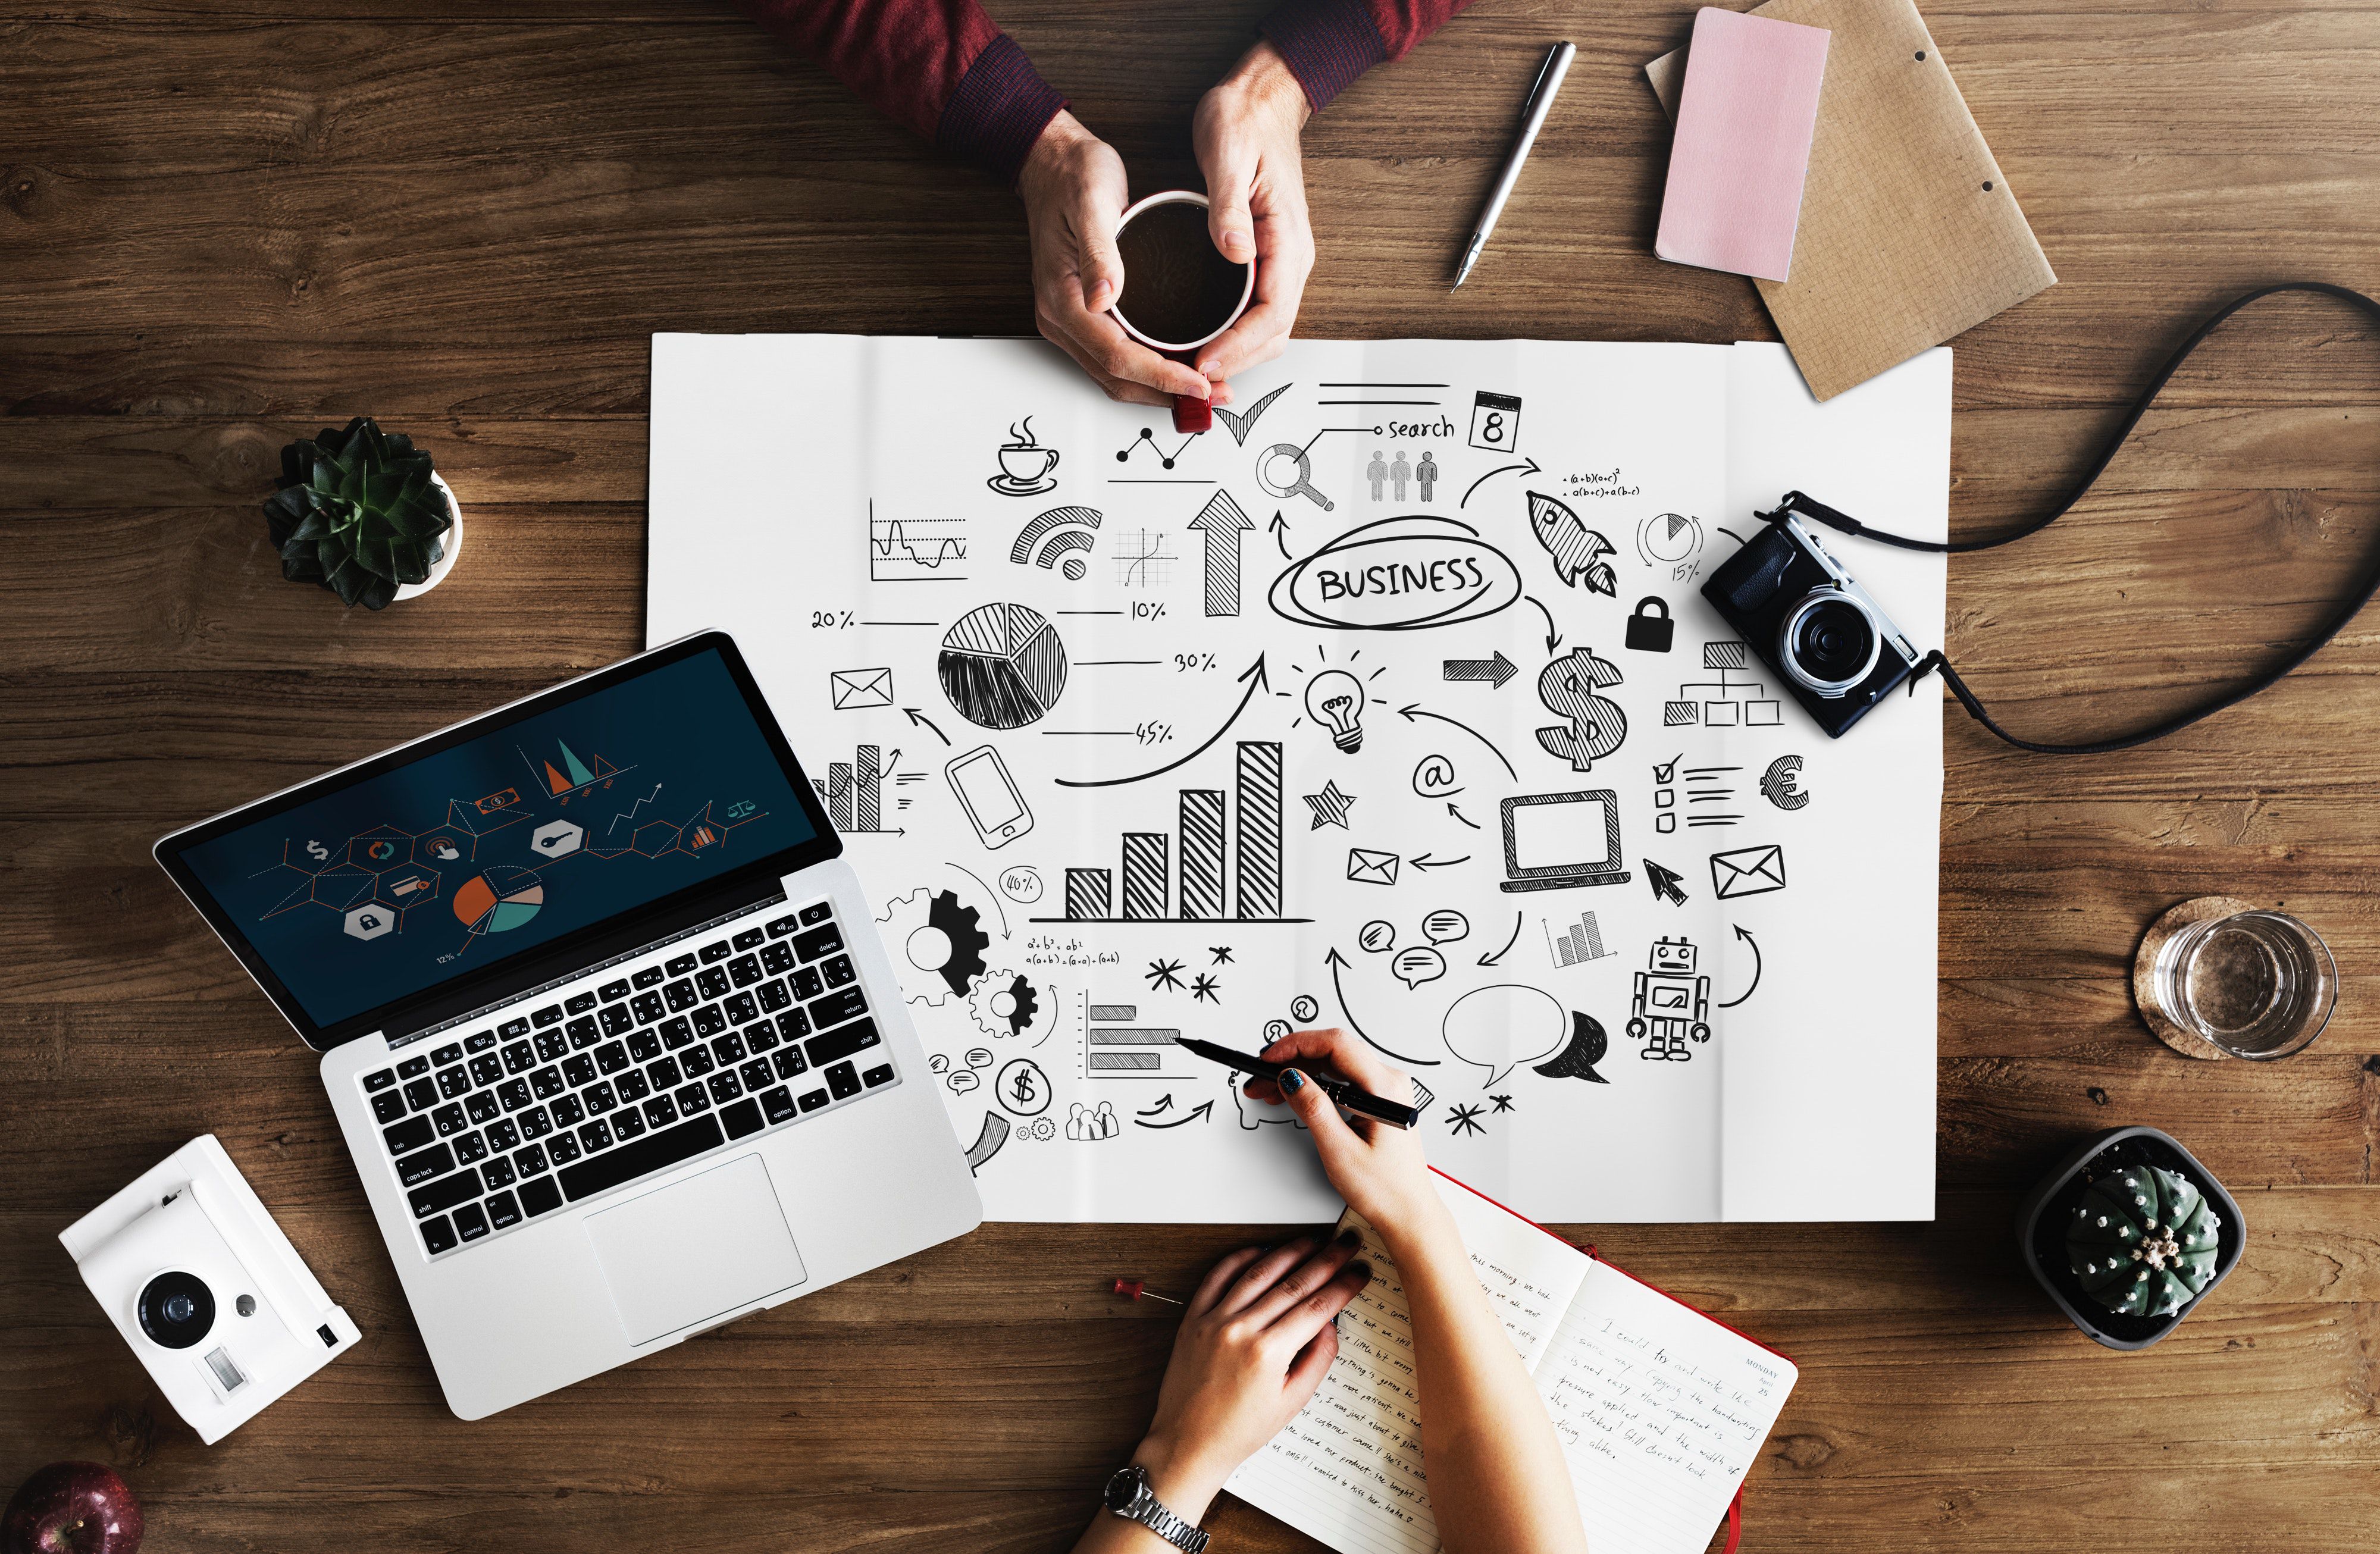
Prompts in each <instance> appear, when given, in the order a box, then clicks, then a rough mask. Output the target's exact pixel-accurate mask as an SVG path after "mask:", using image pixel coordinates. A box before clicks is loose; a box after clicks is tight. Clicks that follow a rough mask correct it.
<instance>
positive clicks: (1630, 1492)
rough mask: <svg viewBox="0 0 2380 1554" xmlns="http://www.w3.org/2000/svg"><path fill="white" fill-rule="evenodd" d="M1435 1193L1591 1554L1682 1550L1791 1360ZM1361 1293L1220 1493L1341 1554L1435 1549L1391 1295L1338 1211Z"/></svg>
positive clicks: (1718, 1495)
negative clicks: (1280, 1424) (1302, 1388)
mask: <svg viewBox="0 0 2380 1554" xmlns="http://www.w3.org/2000/svg"><path fill="white" fill-rule="evenodd" d="M1440 1192H1441V1193H1442V1194H1443V1196H1445V1198H1446V1199H1447V1206H1448V1208H1451V1210H1452V1211H1453V1213H1454V1216H1455V1222H1456V1223H1457V1225H1458V1226H1460V1227H1461V1229H1462V1232H1463V1241H1464V1244H1466V1245H1467V1246H1468V1247H1469V1248H1470V1250H1471V1262H1472V1267H1473V1269H1474V1270H1475V1272H1476V1273H1477V1274H1478V1276H1479V1283H1480V1288H1481V1289H1482V1290H1484V1291H1486V1292H1487V1294H1488V1301H1489V1303H1490V1305H1492V1306H1493V1307H1494V1309H1495V1311H1496V1314H1497V1316H1498V1317H1499V1318H1500V1319H1501V1320H1502V1322H1503V1324H1504V1329H1505V1331H1506V1332H1507V1333H1508V1334H1510V1335H1511V1337H1512V1343H1513V1347H1514V1348H1515V1349H1517V1350H1518V1351H1519V1352H1520V1354H1521V1360H1522V1363H1523V1364H1524V1365H1525V1366H1528V1368H1529V1371H1530V1373H1531V1374H1532V1375H1534V1376H1535V1377H1536V1378H1537V1383H1538V1390H1539V1394H1540V1395H1541V1396H1542V1397H1543V1398H1544V1399H1545V1400H1546V1408H1547V1412H1548V1414H1550V1415H1551V1416H1552V1419H1553V1422H1554V1429H1555V1433H1556V1434H1557V1435H1558V1436H1560V1439H1561V1442H1562V1448H1563V1451H1564V1453H1565V1455H1566V1456H1567V1457H1568V1459H1569V1461H1570V1464H1571V1475H1572V1479H1573V1483H1574V1485H1575V1486H1576V1487H1577V1491H1578V1496H1579V1506H1580V1510H1581V1512H1582V1514H1583V1515H1584V1517H1585V1523H1586V1529H1587V1542H1588V1545H1589V1547H1590V1548H1593V1549H1595V1551H1596V1554H1671V1551H1675V1554H1696V1551H1698V1550H1700V1549H1701V1548H1703V1547H1704V1546H1705V1544H1706V1542H1707V1541H1708V1539H1709V1536H1710V1532H1711V1529H1712V1528H1713V1527H1714V1526H1716V1525H1717V1524H1718V1519H1719V1518H1720V1517H1721V1516H1723V1515H1725V1514H1726V1511H1727V1503H1728V1501H1729V1499H1730V1498H1732V1497H1733V1495H1734V1494H1735V1490H1736V1487H1737V1486H1738V1485H1739V1484H1740V1483H1742V1482H1743V1475H1744V1473H1745V1472H1746V1471H1747V1470H1748V1469H1749V1468H1750V1467H1751V1465H1752V1463H1753V1462H1754V1460H1755V1458H1756V1457H1757V1455H1758V1453H1759V1450H1760V1443H1761V1442H1762V1441H1763V1440H1765V1439H1767V1435H1768V1430H1769V1427H1771V1426H1772V1425H1774V1424H1775V1423H1776V1420H1777V1414H1778V1412H1779V1409H1781V1408H1782V1407H1783V1406H1784V1402H1785V1395H1786V1393H1787V1392H1788V1391H1790V1390H1791V1388H1792V1385H1793V1380H1794V1377H1795V1375H1796V1372H1795V1370H1794V1367H1793V1365H1792V1363H1791V1361H1788V1360H1785V1359H1783V1358H1781V1357H1779V1356H1778V1355H1776V1354H1770V1353H1769V1352H1768V1351H1767V1350H1765V1349H1763V1348H1761V1347H1760V1346H1759V1345H1757V1344H1755V1343H1754V1342H1751V1341H1750V1340H1748V1339H1744V1338H1742V1337H1740V1336H1738V1335H1737V1334H1735V1333H1732V1332H1730V1331H1728V1330H1727V1329H1725V1328H1722V1327H1720V1326H1719V1325H1718V1323H1716V1322H1713V1321H1711V1320H1710V1319H1709V1318H1708V1317H1704V1316H1702V1315H1701V1314H1700V1313H1699V1312H1696V1311H1694V1310H1693V1309H1692V1308H1690V1307H1688V1306H1684V1305H1680V1304H1678V1303H1677V1302H1675V1301H1673V1300H1670V1298H1669V1297H1668V1296H1666V1295H1663V1294H1661V1293H1659V1292H1658V1291H1656V1290H1653V1289H1651V1288H1650V1287H1648V1286H1646V1285H1644V1284H1641V1283H1638V1282H1637V1281H1635V1280H1633V1279H1631V1278H1630V1277H1629V1276H1628V1275H1626V1274H1624V1273H1621V1272H1620V1271H1619V1270H1618V1269H1613V1268H1610V1267H1609V1266H1608V1265H1604V1264H1600V1263H1597V1262H1596V1261H1595V1260H1594V1259H1592V1258H1590V1257H1586V1256H1585V1254H1584V1253H1581V1252H1579V1251H1577V1250H1575V1249H1574V1248H1573V1247H1571V1246H1569V1245H1567V1244H1564V1243H1562V1242H1560V1241H1559V1240H1557V1239H1556V1238H1555V1237H1553V1236H1551V1235H1549V1234H1548V1233H1547V1232H1544V1231H1542V1230H1540V1229H1538V1228H1537V1227H1536V1226H1535V1225H1532V1224H1530V1223H1529V1222H1528V1221H1527V1220H1523V1219H1521V1218H1520V1217H1519V1216H1517V1215H1514V1214H1512V1213H1509V1212H1507V1211H1506V1210H1504V1209H1502V1208H1498V1207H1497V1206H1496V1205H1494V1204H1492V1203H1490V1202H1488V1200H1487V1199H1485V1198H1481V1197H1479V1196H1476V1195H1475V1194H1473V1193H1471V1192H1470V1191H1469V1190H1468V1189H1465V1188H1463V1187H1462V1186H1460V1185H1458V1184H1451V1183H1447V1182H1443V1181H1442V1182H1441V1184H1440ZM1342 1223H1346V1224H1350V1225H1353V1226H1354V1228H1355V1229H1356V1230H1357V1232H1360V1233H1361V1234H1362V1236H1363V1238H1364V1256H1365V1257H1367V1258H1368V1259H1370V1261H1371V1264H1372V1269H1373V1277H1372V1281H1371V1283H1370V1284H1369V1285H1368V1286H1366V1289H1365V1291H1364V1293H1363V1294H1362V1295H1361V1296H1359V1297H1358V1298H1357V1299H1356V1300H1355V1301H1354V1303H1353V1304H1351V1305H1349V1306H1348V1307H1347V1310H1346V1313H1345V1314H1344V1315H1343V1316H1342V1317H1340V1319H1339V1358H1338V1360H1337V1361H1336V1362H1335V1363H1333V1364H1332V1366H1331V1367H1330V1375H1328V1376H1327V1377H1325V1378H1323V1382H1322V1386H1321V1388H1320V1390H1318V1391H1317V1392H1316V1393H1315V1395H1314V1398H1313V1401H1312V1402H1308V1403H1307V1404H1306V1406H1305V1409H1304V1410H1303V1411H1302V1412H1301V1413H1300V1414H1298V1416H1297V1417H1296V1418H1295V1419H1293V1420H1292V1421H1291V1422H1290V1424H1289V1426H1288V1427H1287V1428H1285V1429H1283V1430H1282V1431H1281V1434H1280V1435H1278V1436H1276V1437H1274V1438H1273V1439H1272V1441H1271V1442H1270V1443H1269V1445H1267V1446H1266V1448H1265V1450H1264V1451H1259V1452H1258V1453H1257V1455H1256V1456H1255V1457H1253V1458H1251V1459H1249V1460H1248V1462H1247V1463H1245V1464H1244V1465H1243V1466H1242V1467H1241V1469H1240V1471H1239V1472H1238V1473H1236V1474H1234V1475H1233V1477H1232V1480H1231V1483H1230V1484H1229V1486H1228V1487H1229V1488H1230V1489H1231V1491H1232V1492H1233V1494H1235V1495H1238V1496H1239V1497H1240V1498H1241V1499H1245V1500H1246V1501H1247V1502H1248V1503H1249V1504H1251V1505H1254V1506H1256V1507H1257V1508H1258V1509H1259V1510H1262V1511H1265V1512H1269V1513H1270V1514H1272V1515H1274V1516H1277V1517H1279V1518H1280V1519H1281V1520H1282V1521H1283V1522H1286V1523H1288V1524H1290V1525H1291V1526H1293V1527H1295V1528H1297V1529H1298V1530H1299V1531H1300V1532H1303V1533H1305V1534H1306V1535H1307V1536H1311V1537H1314V1538H1318V1539H1319V1540H1320V1541H1322V1542H1323V1543H1326V1544H1329V1545H1330V1547H1331V1548H1336V1549H1340V1550H1342V1551H1343V1554H1435V1551H1436V1550H1437V1549H1438V1548H1439V1547H1440V1545H1439V1537H1438V1524H1437V1522H1436V1520H1435V1519H1434V1518H1433V1517H1432V1515H1431V1513H1430V1507H1429V1492H1428V1479H1427V1475H1426V1474H1425V1473H1424V1471H1423V1463H1422V1451H1421V1395H1420V1385H1419V1378H1418V1376H1417V1374H1416V1371H1415V1366H1414V1358H1413V1329H1412V1322H1411V1319H1410V1315H1409V1312H1408V1310H1407V1307H1406V1303H1405V1293H1404V1286H1403V1284H1402V1283H1401V1282H1400V1281H1399V1280H1398V1277H1397V1271H1396V1268H1395V1265H1394V1264H1393V1263H1392V1262H1391V1261H1390V1258H1389V1255H1388V1248H1387V1247H1386V1245H1385V1244H1382V1242H1381V1241H1380V1238H1379V1236H1378V1233H1377V1232H1374V1231H1373V1230H1372V1228H1371V1227H1370V1226H1369V1225H1366V1224H1365V1223H1364V1221H1363V1220H1362V1219H1361V1218H1360V1217H1358V1216H1357V1215H1355V1214H1354V1212H1353V1211H1352V1210H1350V1211H1349V1212H1348V1214H1347V1215H1346V1216H1345V1217H1344V1220H1342Z"/></svg>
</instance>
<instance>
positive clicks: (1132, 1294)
mask: <svg viewBox="0 0 2380 1554" xmlns="http://www.w3.org/2000/svg"><path fill="white" fill-rule="evenodd" d="M1111 1288H1112V1289H1113V1290H1114V1292H1115V1293H1117V1294H1119V1295H1122V1296H1123V1298H1124V1299H1126V1300H1128V1301H1137V1300H1152V1301H1163V1302H1164V1303H1165V1304H1166V1305H1182V1304H1183V1303H1182V1302H1180V1301H1178V1300H1175V1299H1174V1298H1173V1297H1172V1295H1160V1294H1159V1293H1157V1292H1156V1291H1154V1290H1152V1289H1150V1288H1149V1287H1148V1285H1147V1282H1146V1281H1142V1280H1138V1279H1126V1278H1124V1277H1123V1276H1122V1275H1118V1276H1117V1278H1116V1281H1115V1283H1114V1284H1113V1285H1112V1286H1111Z"/></svg>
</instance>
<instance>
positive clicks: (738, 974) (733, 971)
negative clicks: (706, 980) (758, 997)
mask: <svg viewBox="0 0 2380 1554" xmlns="http://www.w3.org/2000/svg"><path fill="white" fill-rule="evenodd" d="M727 975H728V977H730V978H731V979H733V980H734V982H735V985H736V986H737V987H739V988H748V987H750V986H751V985H752V984H753V983H755V982H758V981H759V979H760V978H761V977H762V976H764V975H765V973H763V972H762V971H761V970H760V957H759V956H758V955H738V956H736V957H735V959H734V960H732V961H729V962H728V963H727Z"/></svg>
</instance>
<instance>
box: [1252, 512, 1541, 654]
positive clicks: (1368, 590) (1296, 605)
mask: <svg viewBox="0 0 2380 1554" xmlns="http://www.w3.org/2000/svg"><path fill="white" fill-rule="evenodd" d="M1267 597H1268V601H1269V602H1270V604H1271V605H1272V609H1273V613H1275V614H1277V615H1279V616H1281V618H1282V619H1283V620H1290V621H1296V622H1298V623H1299V624H1301V625H1318V626H1327V627H1330V628H1332V629H1334V630H1339V631H1415V630H1422V629H1426V628H1428V627H1431V626H1442V625H1455V624H1457V623H1458V622H1462V621H1475V620H1479V619H1481V618H1483V617H1485V616H1488V615H1492V614H1495V613H1497V612H1498V611H1500V610H1508V609H1510V608H1512V606H1513V605H1515V604H1518V603H1519V602H1520V601H1521V572H1520V568H1518V567H1517V566H1514V565H1512V558H1511V557H1509V556H1507V555H1505V554H1504V552H1501V551H1500V550H1498V549H1497V548H1496V547H1495V546H1493V545H1491V544H1489V543H1488V541H1486V540H1482V539H1480V538H1479V531H1478V530H1477V529H1475V528H1472V527H1471V526H1470V525H1469V524H1466V523H1463V522H1461V521H1459V520H1457V519H1453V518H1440V517H1432V516H1427V515H1422V514H1415V515H1411V516H1404V517H1396V518H1382V519H1380V520H1379V521H1378V522H1377V523H1368V524H1365V525H1362V526H1361V527H1359V528H1351V529H1349V530H1348V531H1347V532H1346V533H1344V534H1342V535H1341V536H1339V538H1337V539H1336V540H1331V541H1330V543H1329V544H1327V545H1325V546H1323V547H1322V548H1321V549H1320V550H1318V551H1316V552H1314V553H1313V554H1311V555H1308V556H1306V557H1305V558H1304V559H1302V560H1300V561H1298V562H1295V563H1293V565H1290V566H1288V567H1287V568H1285V569H1283V570H1282V572H1281V576H1280V577H1276V578H1274V579H1273V585H1272V590H1271V592H1270V593H1269V595H1268V596H1267Z"/></svg>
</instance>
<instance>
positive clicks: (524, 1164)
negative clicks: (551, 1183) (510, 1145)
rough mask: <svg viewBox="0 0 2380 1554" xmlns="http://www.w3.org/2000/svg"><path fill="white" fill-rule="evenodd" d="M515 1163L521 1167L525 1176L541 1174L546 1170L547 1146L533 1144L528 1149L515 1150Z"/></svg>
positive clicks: (521, 1171)
mask: <svg viewBox="0 0 2380 1554" xmlns="http://www.w3.org/2000/svg"><path fill="white" fill-rule="evenodd" d="M513 1164H515V1165H516V1166H518V1167H520V1173H521V1174H522V1175H523V1176H540V1175H543V1174H544V1172H545V1146H544V1145H542V1144H532V1145H530V1146H529V1147H528V1148H526V1149H516V1150H514V1151H513Z"/></svg>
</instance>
